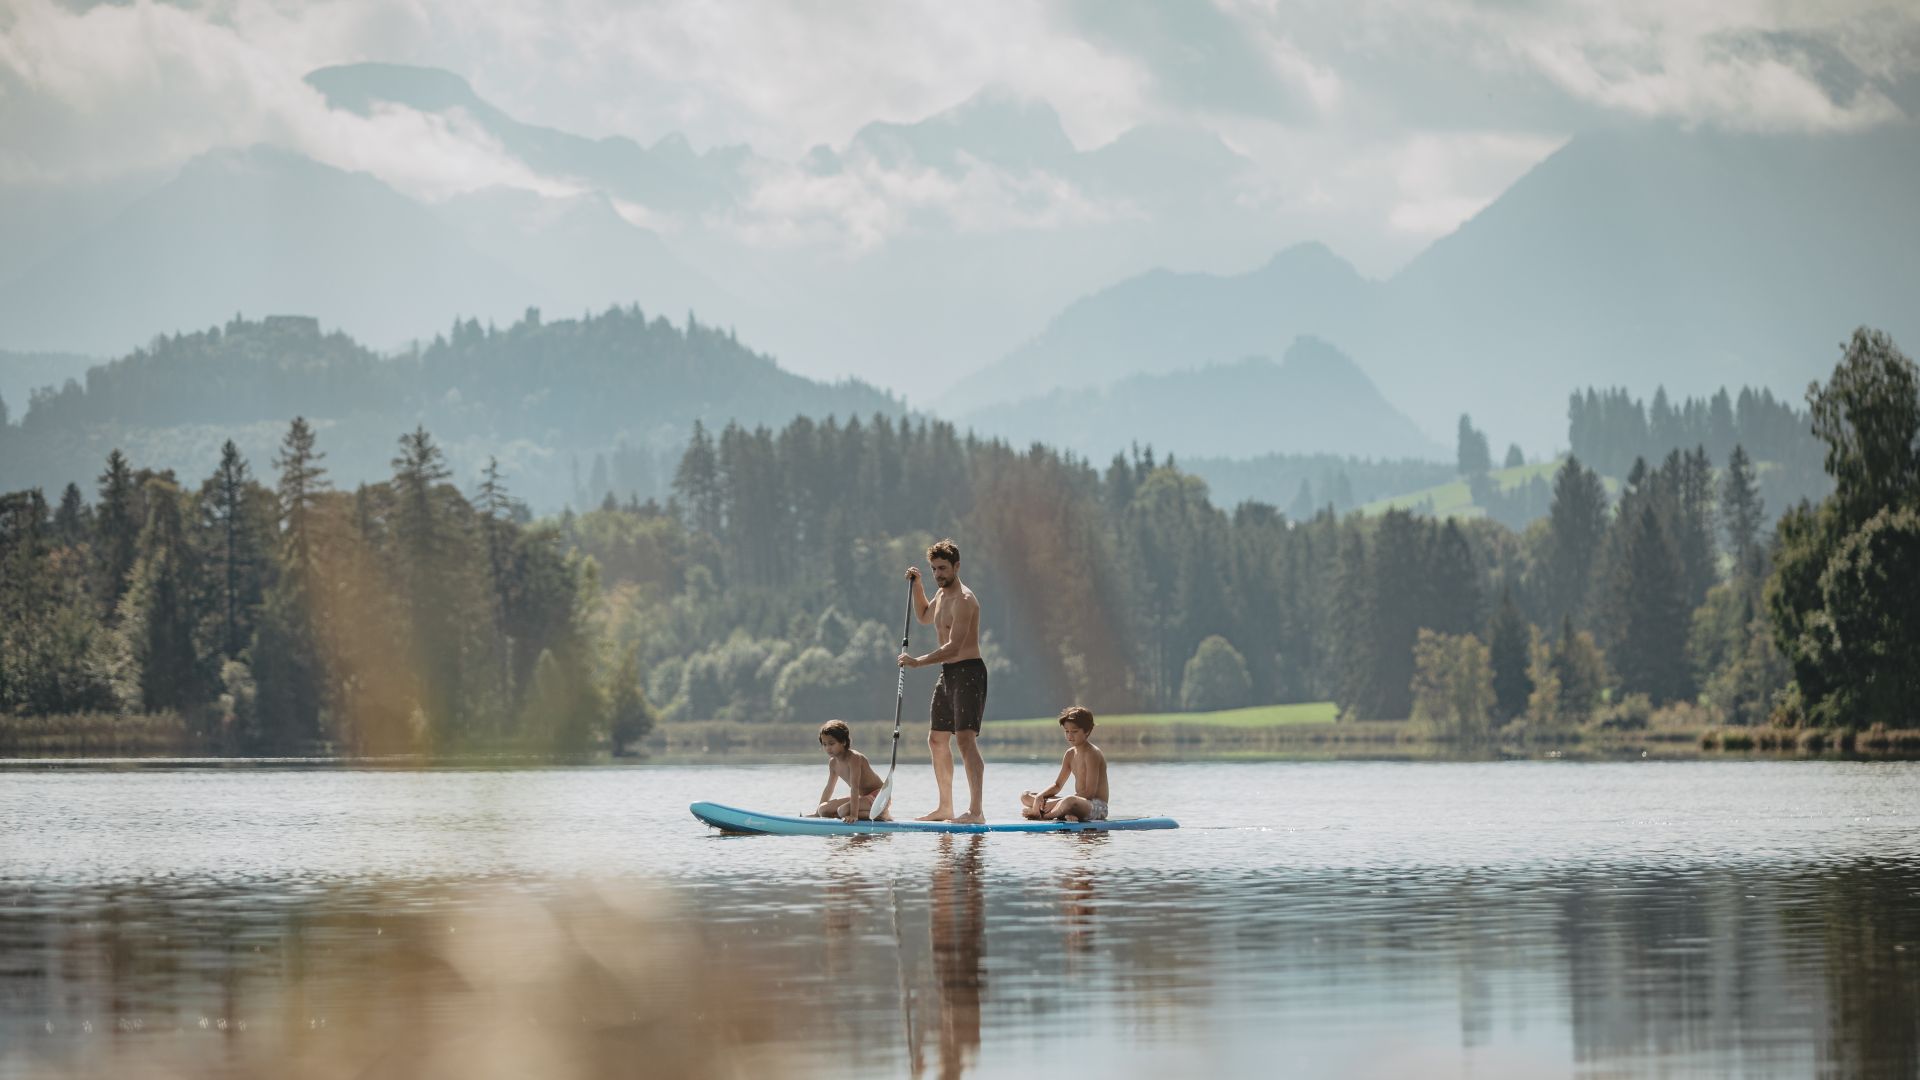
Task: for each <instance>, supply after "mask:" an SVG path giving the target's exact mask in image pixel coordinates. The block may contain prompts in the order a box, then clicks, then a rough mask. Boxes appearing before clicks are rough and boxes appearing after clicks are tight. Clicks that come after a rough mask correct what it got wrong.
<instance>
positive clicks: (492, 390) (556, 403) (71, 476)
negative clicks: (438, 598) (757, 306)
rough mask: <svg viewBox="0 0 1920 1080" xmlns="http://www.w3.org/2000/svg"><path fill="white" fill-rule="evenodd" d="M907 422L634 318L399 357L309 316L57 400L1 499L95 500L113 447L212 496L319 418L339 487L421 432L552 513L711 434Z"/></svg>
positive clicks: (853, 394)
mask: <svg viewBox="0 0 1920 1080" xmlns="http://www.w3.org/2000/svg"><path fill="white" fill-rule="evenodd" d="M902 411H903V409H902V407H901V405H900V403H899V402H898V401H897V400H896V399H894V398H892V397H891V396H889V395H887V394H885V393H882V392H880V391H878V390H875V389H874V388H872V387H869V386H866V385H864V384H860V383H853V382H848V383H840V384H827V383H820V382H816V381H813V380H810V379H806V378H803V377H801V376H798V375H795V374H793V373H791V372H788V371H784V370H782V369H781V368H779V367H778V366H777V365H776V364H775V363H774V362H773V360H772V359H770V358H768V357H766V356H764V355H761V354H759V353H756V352H754V351H752V350H751V349H749V348H747V347H746V346H744V345H741V344H740V343H739V342H738V341H737V340H736V339H735V338H734V337H733V335H732V334H731V333H730V332H728V331H724V330H719V329H714V328H711V327H706V326H702V325H699V324H697V323H680V324H675V323H671V322H669V321H667V320H666V319H664V318H659V317H652V318H649V317H648V316H646V315H644V314H643V313H641V312H639V311H638V310H637V309H632V308H615V309H610V310H608V311H606V312H604V313H602V314H599V315H594V316H590V317H587V318H584V319H558V320H552V321H548V320H545V319H543V318H542V316H541V314H540V313H539V312H538V311H529V312H527V313H526V315H525V317H524V318H523V319H521V321H519V322H516V323H514V324H512V325H511V326H509V327H507V328H505V329H501V330H495V329H491V328H488V327H483V326H482V325H481V324H480V323H479V322H478V321H477V320H469V321H466V322H463V323H459V324H456V325H455V326H453V327H452V328H451V330H450V332H449V333H448V334H446V335H441V336H437V337H436V338H435V339H434V340H433V341H432V342H431V343H430V344H428V345H426V346H424V347H423V348H421V349H419V350H417V351H414V352H410V353H407V354H403V355H401V356H399V357H395V358H383V357H381V356H378V355H376V354H375V353H373V352H372V351H370V350H368V349H367V348H366V347H365V346H363V345H361V344H360V343H358V342H356V341H355V340H353V339H352V338H350V337H348V336H347V335H345V334H342V333H338V332H334V333H324V334H323V333H322V332H321V328H320V324H319V323H318V322H317V321H316V320H314V319H312V318H308V317H303V316H274V317H268V318H266V319H264V320H261V321H258V322H254V321H247V320H240V319H236V320H233V321H230V322H228V323H227V324H226V325H225V326H223V327H215V328H213V329H210V330H206V331H201V332H196V333H190V334H180V335H174V336H168V337H163V338H158V339H156V340H155V342H154V344H153V346H152V347H150V348H147V349H141V350H136V351H135V352H133V353H131V354H129V355H127V356H125V357H122V358H121V359H119V360H116V361H113V362H112V363H109V364H103V365H100V366H97V367H95V368H93V369H92V370H90V371H89V372H88V373H87V376H86V382H85V385H83V386H79V385H76V386H71V387H68V388H67V389H65V390H62V391H60V392H57V393H55V394H53V395H51V396H48V397H44V398H42V399H41V400H40V401H38V402H37V403H36V404H35V406H34V408H32V409H31V410H30V411H28V412H27V413H26V415H25V416H24V417H23V418H21V420H20V433H19V434H20V438H19V448H18V450H17V452H10V453H9V454H8V455H7V458H6V460H4V461H0V488H18V487H24V486H29V485H40V486H42V487H45V488H48V489H50V490H55V491H57V490H58V488H59V487H60V486H61V485H64V484H65V483H67V482H68V481H79V482H80V483H82V484H83V486H84V485H90V484H91V483H92V478H93V476H94V475H95V474H97V473H98V472H99V470H100V462H101V460H102V459H103V458H104V457H105V455H106V454H107V452H108V451H109V450H111V449H113V448H114V447H116V446H117V447H120V448H122V449H124V450H126V452H127V453H128V454H129V456H130V457H132V458H133V459H134V461H135V464H136V465H139V466H144V467H153V468H174V469H178V470H179V471H180V473H181V475H182V477H183V478H194V479H196V480H197V478H199V477H201V476H204V475H205V474H206V473H207V472H209V471H210V470H211V469H212V467H213V464H214V462H215V461H216V460H217V458H218V448H219V445H220V442H221V441H222V440H224V439H226V438H228V437H233V438H234V439H235V440H236V442H238V443H239V444H240V446H241V449H242V450H243V451H244V452H245V453H246V454H247V455H248V456H249V458H250V459H251V460H252V462H253V465H254V468H255V469H256V470H258V471H267V470H268V468H269V465H268V463H269V460H270V458H271V457H272V453H273V450H274V449H275V447H276V446H277V445H278V442H279V439H280V437H281V436H282V435H283V434H284V433H285V430H286V425H287V423H288V421H290V420H291V419H292V418H293V417H294V416H296V415H304V416H306V417H308V418H309V419H310V420H313V421H315V425H316V427H317V428H318V429H319V431H320V443H321V447H320V448H321V449H322V450H324V451H326V452H327V454H328V455H329V456H328V463H327V464H328V467H329V468H330V469H332V470H333V474H334V479H335V482H336V483H340V484H347V485H350V484H352V483H355V482H358V481H361V480H366V479H372V478H375V477H380V476H384V475H386V474H387V472H388V471H389V470H388V461H389V459H390V458H391V457H392V456H393V446H394V440H395V439H396V438H397V437H398V436H399V435H400V434H401V433H402V432H403V431H406V430H411V429H412V428H413V427H414V426H415V425H416V424H424V425H425V426H426V427H427V428H428V430H429V431H430V432H432V434H433V435H434V436H435V437H436V438H437V439H438V440H439V441H440V442H441V443H442V444H443V445H444V446H445V447H446V448H447V451H448V457H449V460H450V461H451V463H452V465H453V467H454V469H455V472H456V474H457V476H459V477H460V478H461V479H462V481H463V482H468V481H470V480H471V478H472V477H473V476H475V475H476V474H477V473H478V471H479V470H480V468H481V467H483V466H484V465H485V463H486V458H487V457H488V456H489V455H498V456H499V457H500V458H501V460H502V465H503V467H504V468H505V470H506V473H507V476H508V478H509V480H510V482H511V483H513V484H514V486H515V488H516V490H517V492H518V493H519V494H520V495H521V496H522V497H523V498H526V499H528V500H529V501H530V502H532V503H533V504H534V506H535V507H536V508H538V509H544V510H553V509H558V508H559V507H560V506H561V505H562V504H564V503H567V502H570V501H572V502H577V501H579V493H580V491H581V490H586V491H588V492H589V494H590V495H591V497H592V498H593V499H595V500H598V499H599V498H600V497H601V496H603V495H604V494H606V493H607V492H608V491H617V492H618V493H619V495H620V496H622V497H625V496H626V495H628V494H630V493H632V494H637V495H639V497H641V498H643V499H644V498H647V497H649V496H656V495H658V496H662V497H664V495H665V494H666V485H667V483H668V482H669V481H670V480H671V475H670V469H671V462H672V461H673V460H677V457H678V454H679V451H680V448H681V446H682V445H683V444H684V442H685V440H686V436H687V434H688V433H689V431H690V430H691V427H692V425H693V423H694V422H695V421H696V420H699V421H704V422H705V423H707V424H709V425H711V426H714V427H720V426H723V425H724V424H726V423H727V422H728V421H730V420H737V421H739V422H741V423H742V424H746V425H757V424H768V425H779V424H783V423H785V422H786V421H788V420H791V419H792V418H793V417H795V416H797V415H807V416H826V415H829V414H833V415H839V416H842V417H845V416H852V415H863V416H864V415H870V414H872V413H876V412H879V413H887V414H894V415H897V414H900V413H901V412H902ZM663 460H664V461H666V462H667V463H668V465H667V470H666V474H665V475H663V474H662V466H661V462H662V461H663ZM596 481H597V482H596Z"/></svg>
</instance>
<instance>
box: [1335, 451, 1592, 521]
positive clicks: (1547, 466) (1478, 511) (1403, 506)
mask: <svg viewBox="0 0 1920 1080" xmlns="http://www.w3.org/2000/svg"><path fill="white" fill-rule="evenodd" d="M1562 460H1564V459H1556V460H1553V461H1539V462H1535V463H1533V464H1531V465H1517V466H1515V467H1513V468H1511V469H1495V470H1493V471H1492V472H1490V473H1488V474H1487V476H1488V477H1489V478H1490V479H1492V480H1493V482H1494V483H1496V484H1498V485H1500V490H1501V491H1512V490H1513V489H1514V488H1517V487H1519V486H1520V485H1522V484H1527V483H1531V482H1532V481H1533V478H1534V477H1536V476H1539V477H1544V478H1545V479H1546V481H1547V482H1548V483H1552V482H1553V474H1554V473H1556V472H1558V471H1559V469H1560V465H1561V463H1562ZM1428 500H1432V502H1433V511H1432V512H1433V516H1434V517H1437V518H1448V517H1462V518H1475V517H1483V516H1485V515H1486V510H1485V509H1484V508H1482V507H1480V506H1477V505H1475V503H1474V501H1473V494H1472V493H1471V492H1469V491H1468V490H1467V482H1466V481H1465V480H1455V481H1453V482H1452V483H1447V484H1436V485H1435V486H1433V487H1430V488H1421V489H1420V490H1419V491H1412V492H1408V493H1407V494H1405V495H1395V496H1394V497H1393V498H1391V499H1377V500H1375V501H1373V502H1370V503H1367V504H1366V505H1364V506H1362V507H1360V512H1361V513H1362V514H1384V513H1386V512H1387V511H1389V510H1425V509H1426V503H1427V502H1428Z"/></svg>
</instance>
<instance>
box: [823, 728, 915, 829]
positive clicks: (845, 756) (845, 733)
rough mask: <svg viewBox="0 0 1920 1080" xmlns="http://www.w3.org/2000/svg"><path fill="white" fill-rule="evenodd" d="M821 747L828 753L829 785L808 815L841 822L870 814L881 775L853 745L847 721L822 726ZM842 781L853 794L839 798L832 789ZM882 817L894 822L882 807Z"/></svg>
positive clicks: (882, 819)
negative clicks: (834, 795)
mask: <svg viewBox="0 0 1920 1080" xmlns="http://www.w3.org/2000/svg"><path fill="white" fill-rule="evenodd" d="M820 749H822V750H825V751H826V752H827V786H826V787H825V788H823V789H822V790H821V792H820V805H819V806H818V807H816V808H815V809H814V811H813V813H812V814H809V815H805V816H808V817H837V818H839V819H840V820H841V821H857V820H859V819H861V818H867V817H871V816H872V813H871V811H872V810H873V797H874V796H875V795H876V794H878V793H879V791H880V786H881V781H880V774H879V773H877V772H874V771H873V766H872V765H871V764H870V763H869V762H868V761H867V755H865V754H863V753H861V752H860V751H858V750H855V749H854V748H853V731H852V729H850V728H848V727H847V722H846V721H845V720H829V721H827V722H826V723H824V724H821V725H820ZM842 780H844V781H846V783H847V790H848V791H850V792H853V794H852V795H849V796H848V797H846V798H844V799H836V798H834V797H833V788H834V785H836V784H838V783H840V782H841V781H842ZM880 820H881V821H892V820H893V817H892V815H890V814H888V813H887V811H886V810H885V809H884V808H883V809H882V810H881V811H880Z"/></svg>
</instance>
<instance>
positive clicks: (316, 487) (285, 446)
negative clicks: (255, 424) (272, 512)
mask: <svg viewBox="0 0 1920 1080" xmlns="http://www.w3.org/2000/svg"><path fill="white" fill-rule="evenodd" d="M313 447H314V435H313V428H312V427H310V426H308V424H307V421H306V418H305V417H301V416H296V417H294V418H293V424H292V425H291V426H289V427H288V429H287V435H286V438H285V439H284V440H283V441H282V442H281V444H280V453H279V455H278V456H276V457H275V458H274V459H273V466H274V468H276V469H278V470H279V471H280V521H281V523H282V525H283V526H284V528H285V532H283V533H282V538H283V543H284V552H285V562H286V565H287V567H288V568H289V569H290V570H291V571H292V572H293V574H294V575H295V576H296V577H298V578H300V579H301V581H302V587H304V585H305V579H306V577H307V575H308V574H309V573H311V571H312V568H313V546H314V534H313V523H314V507H315V504H316V503H317V502H318V501H319V498H320V494H321V493H322V492H324V491H326V490H327V488H328V487H329V484H328V483H327V470H326V469H325V468H323V467H321V465H320V462H321V460H322V459H323V458H325V457H326V456H327V455H325V454H323V453H321V452H319V451H317V450H315V449H314V448H313Z"/></svg>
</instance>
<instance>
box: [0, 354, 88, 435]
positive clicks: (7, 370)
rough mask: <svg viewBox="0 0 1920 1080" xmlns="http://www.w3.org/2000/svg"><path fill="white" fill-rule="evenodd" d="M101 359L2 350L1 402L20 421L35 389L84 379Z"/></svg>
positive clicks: (0, 357)
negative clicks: (70, 380) (88, 370)
mask: <svg viewBox="0 0 1920 1080" xmlns="http://www.w3.org/2000/svg"><path fill="white" fill-rule="evenodd" d="M99 362H100V360H99V358H97V357H92V356H80V355H78V354H76V353H17V352H4V351H0V401H5V402H6V403H7V412H8V414H9V415H11V416H12V417H13V419H14V420H15V421H18V420H19V419H20V417H21V416H23V415H25V414H26V411H27V405H28V404H29V403H31V402H32V400H33V392H34V391H35V390H39V389H42V388H44V387H54V388H56V389H57V388H58V387H60V386H61V385H62V384H64V383H65V382H66V381H67V380H68V379H80V378H85V377H86V374H87V369H88V368H90V367H92V366H94V365H95V364H98V363H99Z"/></svg>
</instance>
